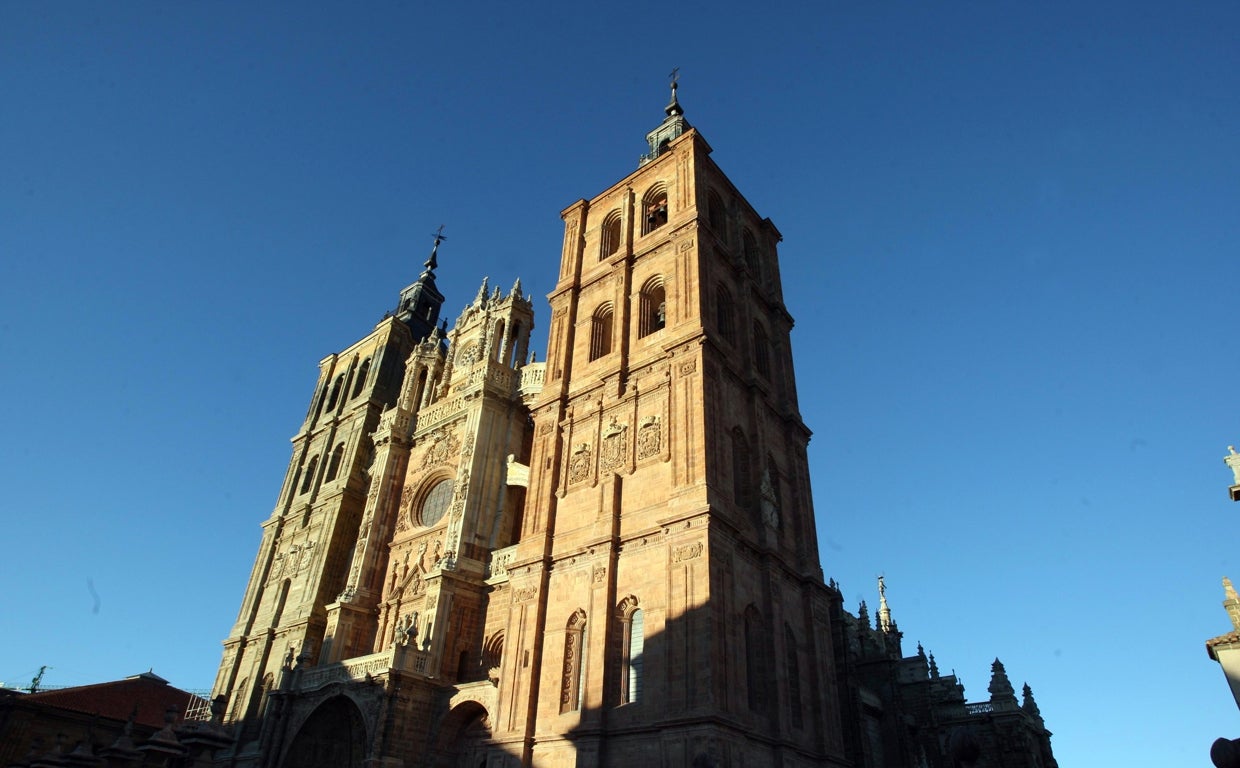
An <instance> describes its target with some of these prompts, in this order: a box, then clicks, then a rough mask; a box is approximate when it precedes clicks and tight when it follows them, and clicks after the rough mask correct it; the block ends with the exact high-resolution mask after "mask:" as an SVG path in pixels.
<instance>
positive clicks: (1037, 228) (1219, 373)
mask: <svg viewBox="0 0 1240 768" xmlns="http://www.w3.org/2000/svg"><path fill="white" fill-rule="evenodd" d="M422 5H424V4H409V3H379V2H375V3H369V4H365V5H364V6H362V7H360V8H359V7H354V6H352V5H348V6H346V5H344V4H340V5H329V4H315V5H313V6H312V7H309V8H307V7H302V6H295V5H291V4H290V5H278V4H265V5H263V6H262V7H260V8H255V7H252V6H251V4H229V3H210V4H208V3H198V4H194V3H138V2H131V3H124V4H103V5H101V4H94V3H83V4H75V3H70V2H64V3H54V4H52V3H42V4H40V3H17V2H9V3H3V4H0V98H2V102H0V359H3V360H4V361H5V368H6V375H5V376H4V377H3V384H2V385H0V393H2V394H3V397H0V424H3V425H4V429H3V432H4V436H5V439H4V440H3V441H0V484H2V485H3V487H4V488H5V489H6V492H5V494H4V496H3V499H2V500H0V514H2V515H3V518H2V519H3V523H4V525H3V539H4V542H5V544H6V546H5V555H4V557H3V558H0V562H2V564H0V578H2V580H0V586H2V587H3V588H2V589H0V612H2V613H3V615H4V616H5V617H6V627H8V631H6V632H5V633H4V637H3V639H0V680H4V681H6V682H8V683H10V684H12V683H14V682H17V683H24V682H28V681H29V679H30V677H32V676H33V675H34V673H35V672H36V671H37V670H38V668H39V666H40V665H42V664H49V665H51V666H52V669H51V670H49V672H48V674H47V676H46V678H45V682H47V683H49V684H54V685H70V684H79V683H87V682H96V681H100V680H105V679H114V678H117V677H121V676H124V675H128V674H132V673H135V672H138V671H144V670H145V669H147V668H148V667H154V669H155V671H156V672H158V673H159V674H161V675H163V676H164V677H166V678H168V679H169V680H171V681H172V682H173V683H174V684H176V685H179V686H182V687H186V688H207V687H209V686H210V684H211V682H212V680H213V677H214V673H215V668H216V665H217V664H218V662H219V656H220V641H221V640H222V639H223V638H224V637H225V636H226V635H227V633H228V631H229V629H230V627H231V624H232V622H233V620H234V619H235V617H236V610H237V607H238V605H239V603H240V599H241V593H242V589H243V587H244V585H245V582H246V580H247V578H248V575H249V569H250V566H251V564H252V559H253V556H254V553H255V551H256V548H257V544H258V537H259V528H258V524H259V523H260V522H261V521H262V520H263V519H265V518H266V517H267V515H269V514H270V512H271V508H272V505H273V504H274V502H275V497H276V494H277V492H278V490H279V485H280V482H281V479H282V474H283V471H284V468H285V465H286V463H287V461H288V454H289V445H288V442H287V441H288V438H289V437H290V436H291V435H292V434H293V433H294V432H295V430H296V429H297V427H298V425H299V424H300V422H301V419H302V417H303V416H304V412H305V408H306V406H307V403H308V400H309V397H310V395H311V393H312V390H313V386H314V383H315V378H316V374H317V367H316V366H317V361H318V360H319V359H320V358H322V357H323V356H325V355H326V354H329V353H331V352H333V351H336V350H338V349H341V348H343V347H344V346H346V345H347V344H349V343H350V342H351V341H353V340H354V339H356V338H357V337H359V336H361V335H363V334H364V333H365V332H367V331H368V330H369V329H370V328H371V327H372V325H373V324H374V323H375V322H376V321H377V320H378V319H379V318H380V317H381V316H382V314H383V312H384V311H385V310H387V309H389V308H391V307H392V306H393V305H394V303H395V300H396V295H397V292H398V291H399V289H400V288H401V287H402V286H403V285H405V284H407V283H408V282H410V281H411V280H412V279H414V278H415V277H416V275H417V272H418V270H419V267H420V264H421V261H422V260H423V259H424V258H425V256H426V253H427V251H428V248H429V244H430V235H431V233H432V232H433V231H434V230H435V229H436V227H438V226H439V225H440V224H445V225H446V229H445V232H446V234H447V235H448V237H449V239H448V242H447V243H445V245H444V247H443V249H442V253H441V256H442V258H441V269H440V271H439V274H440V287H441V288H442V289H443V290H444V292H445V294H447V295H448V297H449V298H448V302H447V306H446V310H447V315H448V316H450V317H454V316H455V313H456V312H457V311H459V309H460V308H461V307H463V306H464V305H465V303H466V302H468V301H469V300H470V299H471V298H472V297H473V295H474V292H475V291H476V289H477V285H478V283H479V282H480V281H481V278H482V277H483V276H484V275H489V276H490V277H491V278H492V280H494V281H497V282H498V283H499V284H501V285H508V284H510V283H511V282H512V280H513V279H515V278H516V277H517V276H518V275H519V276H520V277H521V279H522V281H523V283H524V285H525V286H526V287H527V289H529V290H531V291H532V292H533V293H535V294H536V295H545V294H546V293H547V292H548V291H549V290H550V288H551V285H552V281H553V279H554V275H555V269H556V266H557V263H558V255H559V248H560V240H561V237H562V231H561V227H562V224H561V222H560V219H559V215H558V213H559V211H561V210H562V209H563V208H565V207H566V206H568V205H569V204H571V203H572V202H573V201H575V200H577V199H578V198H582V197H590V196H592V195H593V194H595V193H596V192H598V191H601V190H602V189H604V188H605V187H607V186H608V185H610V184H611V183H612V182H614V181H615V180H617V179H619V178H620V177H622V176H624V175H625V174H627V173H628V172H629V171H630V170H632V169H633V168H634V167H635V163H636V160H637V156H638V154H639V153H640V152H641V151H642V150H643V135H644V133H645V132H646V131H647V130H649V129H650V128H652V127H653V126H654V125H655V124H657V122H658V121H659V119H661V117H662V112H661V108H662V106H663V104H664V103H665V100H666V96H667V91H666V83H667V78H666V75H667V73H668V72H669V71H670V70H671V68H672V67H676V66H678V67H680V68H681V73H682V79H681V91H680V93H681V101H682V104H683V105H684V107H685V110H686V117H687V118H688V119H689V121H690V122H691V123H692V124H693V125H694V126H696V127H697V128H698V129H699V130H700V131H701V132H702V134H703V135H704V136H705V137H706V138H707V140H708V141H709V142H710V144H711V146H712V147H714V150H715V152H714V157H715V159H716V160H717V161H718V162H719V164H720V165H721V166H722V167H723V169H724V170H725V171H726V172H727V173H728V174H729V175H730V177H731V178H732V180H733V181H734V182H735V183H736V185H737V187H738V188H739V189H740V190H741V191H742V192H743V193H744V194H745V195H746V196H747V197H748V199H749V200H750V202H751V203H752V204H753V205H754V206H755V207H756V208H757V209H758V210H759V211H760V212H762V213H763V214H764V215H767V216H770V217H771V218H772V219H773V220H774V222H775V223H776V225H777V226H778V227H779V229H780V231H781V232H782V233H783V235H784V243H783V245H782V249H781V263H782V273H783V279H784V284H785V300H786V303H787V305H788V308H789V310H790V311H791V313H792V314H793V316H794V317H795V318H796V319H797V326H796V329H795V330H794V336H793V343H794V350H795V355H796V365H797V374H798V384H799V391H800V400H801V405H802V413H803V417H804V419H805V421H806V422H807V424H808V425H809V426H810V428H811V429H812V430H814V433H815V435H814V439H813V442H812V444H811V447H810V459H811V462H812V470H813V482H814V488H815V505H816V509H817V515H818V530H819V538H820V542H821V552H822V559H823V568H824V572H825V574H826V575H827V576H828V577H834V578H836V579H837V580H839V581H840V583H841V585H842V587H843V589H844V593H845V595H846V596H848V599H849V605H850V606H851V607H854V608H855V606H856V602H857V601H858V600H860V599H867V600H869V601H870V602H871V603H874V602H875V601H876V594H875V588H874V581H875V577H876V576H877V575H878V574H880V573H883V574H885V575H886V578H887V583H888V586H889V597H890V599H891V604H892V608H893V611H894V614H895V618H896V620H897V622H898V623H899V624H900V627H901V629H903V630H904V632H905V645H906V650H908V651H909V652H910V653H911V652H912V650H913V649H914V648H915V646H916V643H917V642H918V641H921V642H922V643H924V644H925V646H926V647H927V649H929V650H931V651H933V652H934V653H935V655H936V657H937V659H938V662H939V665H940V667H942V668H943V669H944V671H948V670H950V669H953V668H954V669H955V670H956V671H957V672H958V673H959V674H960V675H961V676H962V678H963V681H964V683H965V686H966V694H967V696H968V697H969V699H970V700H979V699H983V698H985V697H986V685H987V683H988V681H989V669H990V662H991V660H993V658H994V657H995V656H996V655H998V656H999V657H1001V658H1002V659H1003V661H1004V663H1005V665H1006V666H1007V669H1008V672H1009V675H1010V676H1011V678H1012V680H1013V682H1014V683H1015V684H1016V685H1017V686H1019V685H1020V683H1021V682H1022V681H1028V682H1029V683H1030V685H1032V686H1033V689H1034V692H1035V695H1036V697H1037V700H1038V703H1039V705H1040V707H1041V709H1042V712H1043V714H1044V716H1045V717H1046V719H1047V722H1048V725H1049V727H1050V728H1051V730H1052V731H1054V733H1055V736H1054V739H1053V744H1054V747H1055V752H1056V755H1057V757H1058V758H1059V761H1060V764H1061V765H1064V766H1069V765H1102V764H1112V765H1121V764H1122V765H1128V766H1165V765H1207V764H1208V759H1209V758H1208V749H1209V744H1210V742H1211V741H1213V739H1214V738H1216V737H1218V736H1229V737H1240V719H1238V718H1237V710H1236V708H1235V704H1234V703H1233V701H1232V699H1231V697H1230V694H1229V693H1228V690H1227V688H1226V685H1225V684H1224V681H1223V677H1222V674H1221V671H1220V670H1219V668H1218V666H1217V665H1216V664H1215V663H1213V662H1211V661H1210V660H1209V659H1208V658H1207V656H1206V654H1205V650H1204V646H1203V642H1204V640H1206V639H1207V638H1209V637H1212V636H1214V635H1218V634H1222V633H1223V632H1225V631H1227V630H1228V629H1230V627H1229V624H1228V621H1227V618H1226V615H1225V614H1224V612H1223V610H1222V609H1221V607H1220V605H1219V602H1220V601H1221V600H1222V589H1221V587H1220V585H1219V581H1220V578H1221V577H1222V576H1223V575H1226V574H1230V575H1231V576H1233V577H1236V578H1240V563H1238V562H1237V561H1236V559H1235V558H1234V557H1233V551H1234V548H1235V544H1234V538H1233V536H1232V535H1231V534H1232V533H1233V532H1234V530H1235V523H1234V522H1233V520H1234V516H1235V515H1237V514H1238V513H1240V506H1234V505H1231V504H1230V502H1228V501H1227V497H1226V491H1227V485H1229V483H1230V480H1231V477H1230V473H1229V472H1228V471H1227V469H1226V468H1225V467H1224V466H1223V463H1222V461H1221V459H1222V456H1223V454H1224V453H1225V452H1226V446H1227V445H1228V443H1236V442H1240V424H1237V410H1236V397H1235V395H1234V392H1235V387H1234V383H1235V381H1236V380H1237V373H1238V371H1237V364H1236V360H1237V358H1236V337H1237V330H1236V328H1237V327H1236V322H1235V313H1234V306H1235V304H1234V296H1235V291H1234V286H1235V284H1236V279H1237V265H1238V264H1240V259H1238V258H1237V256H1238V254H1237V246H1238V245H1240V142H1238V141H1237V138H1236V137H1237V135H1238V134H1240V131H1238V130H1237V128H1238V123H1240V95H1238V94H1240V75H1238V74H1237V73H1238V72H1240V47H1238V46H1237V43H1236V40H1237V39H1238V32H1240V6H1237V5H1235V4H1233V3H1196V4H1192V7H1190V8H1174V7H1172V6H1173V5H1174V4H1170V3H1142V2H1125V3H1088V4H1080V3H1007V2H994V3H967V4H966V3H934V4H930V3H896V2H892V3H865V4H845V3H825V4H822V3H813V4H811V3H805V4H795V5H794V6H792V7H783V8H781V7H775V6H758V5H754V4H731V3H726V2H725V3H710V4H705V3H681V4H675V5H671V6H669V5H667V4H630V5H627V6H625V7H624V8H615V7H607V8H605V9H603V7H602V6H600V7H599V10H596V9H594V8H591V7H587V6H586V5H583V4H580V3H574V4H563V5H556V4H543V5H530V4H508V3H504V4H500V3H495V4H478V5H462V6H461V7H459V8H457V9H448V8H446V7H439V6H444V5H445V4H437V7H431V5H430V4H425V5H426V7H422ZM539 309H543V310H544V311H543V312H542V314H541V315H540V317H539V322H540V327H539V328H538V329H536V331H535V338H536V339H538V340H539V342H540V343H537V344H536V345H535V346H536V347H537V351H538V353H539V356H540V358H541V356H542V353H543V351H544V348H545V336H544V334H545V333H546V312H545V305H542V306H540V307H539Z"/></svg>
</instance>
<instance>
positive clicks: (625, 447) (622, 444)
mask: <svg viewBox="0 0 1240 768" xmlns="http://www.w3.org/2000/svg"><path fill="white" fill-rule="evenodd" d="M628 453H629V426H628V425H627V424H620V423H619V422H618V421H617V420H616V417H615V416H612V417H611V423H610V424H608V425H607V428H606V429H604V430H603V445H602V447H601V449H600V451H599V463H600V464H601V465H602V467H603V469H617V468H619V467H621V466H623V465H624V463H625V459H626V458H627V456H628Z"/></svg>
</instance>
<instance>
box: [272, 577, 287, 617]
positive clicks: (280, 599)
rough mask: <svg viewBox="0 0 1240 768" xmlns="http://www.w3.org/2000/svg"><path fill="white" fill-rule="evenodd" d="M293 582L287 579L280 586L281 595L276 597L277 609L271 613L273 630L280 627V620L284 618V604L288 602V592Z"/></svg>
mask: <svg viewBox="0 0 1240 768" xmlns="http://www.w3.org/2000/svg"><path fill="white" fill-rule="evenodd" d="M291 583H292V582H291V581H289V580H288V579H285V580H284V582H283V583H281V584H280V594H279V595H277V596H276V607H275V610H273V611H272V612H271V628H272V629H276V628H278V627H279V626H280V619H282V618H284V604H285V603H286V602H288V590H289V586H290V585H291Z"/></svg>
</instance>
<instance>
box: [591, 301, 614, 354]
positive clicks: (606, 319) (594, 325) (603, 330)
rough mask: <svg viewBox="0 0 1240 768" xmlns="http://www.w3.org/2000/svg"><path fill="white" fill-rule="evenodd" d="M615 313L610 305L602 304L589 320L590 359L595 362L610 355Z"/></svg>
mask: <svg viewBox="0 0 1240 768" xmlns="http://www.w3.org/2000/svg"><path fill="white" fill-rule="evenodd" d="M614 317H615V313H614V312H613V311H612V308H611V305H610V304H604V305H603V306H601V307H599V308H598V309H597V310H595V312H594V317H593V318H591V320H590V359H591V360H597V359H599V358H600V357H602V356H603V355H610V354H611V339H612V334H613V328H612V324H613V318H614Z"/></svg>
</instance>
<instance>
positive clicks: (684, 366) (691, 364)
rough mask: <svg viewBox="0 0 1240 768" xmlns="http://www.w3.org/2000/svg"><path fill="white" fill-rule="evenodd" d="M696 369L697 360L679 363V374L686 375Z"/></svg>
mask: <svg viewBox="0 0 1240 768" xmlns="http://www.w3.org/2000/svg"><path fill="white" fill-rule="evenodd" d="M696 371H697V360H686V361H684V362H683V363H681V364H680V375H681V376H688V375H689V374H691V373H695V372H696Z"/></svg>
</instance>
